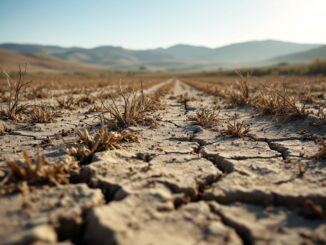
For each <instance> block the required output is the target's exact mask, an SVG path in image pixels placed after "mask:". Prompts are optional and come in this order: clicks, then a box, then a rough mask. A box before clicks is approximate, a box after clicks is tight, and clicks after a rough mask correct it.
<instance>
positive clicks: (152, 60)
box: [0, 40, 326, 70]
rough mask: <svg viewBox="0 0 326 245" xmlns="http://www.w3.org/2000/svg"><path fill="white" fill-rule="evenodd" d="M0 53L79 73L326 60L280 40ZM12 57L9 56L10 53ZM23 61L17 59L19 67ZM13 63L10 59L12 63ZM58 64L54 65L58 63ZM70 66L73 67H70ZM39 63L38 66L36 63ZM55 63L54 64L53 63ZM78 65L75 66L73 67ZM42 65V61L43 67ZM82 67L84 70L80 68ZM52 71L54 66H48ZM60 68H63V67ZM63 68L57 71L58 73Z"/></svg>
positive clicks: (23, 48) (322, 51)
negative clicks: (36, 59) (57, 65)
mask: <svg viewBox="0 0 326 245" xmlns="http://www.w3.org/2000/svg"><path fill="white" fill-rule="evenodd" d="M0 49H2V50H6V51H7V52H8V51H11V54H10V55H9V56H10V57H11V59H10V60H11V62H14V61H13V60H12V56H13V53H12V52H15V53H16V55H21V56H24V57H25V58H26V59H27V62H28V60H29V59H32V58H31V57H33V59H34V63H35V62H36V61H35V57H38V58H40V56H41V57H43V59H44V57H46V58H47V59H50V60H52V61H53V60H55V62H57V63H60V62H63V63H62V64H66V67H69V66H75V67H74V68H75V69H79V68H81V69H83V66H84V68H86V67H87V68H88V69H100V70H101V69H105V68H110V69H128V70H138V69H151V70H212V69H217V68H235V67H246V66H247V67H249V66H266V65H274V64H277V63H282V62H287V63H306V62H310V61H313V60H315V59H326V46H325V45H322V44H299V43H291V42H283V41H277V40H264V41H250V42H242V43H236V44H231V45H227V46H223V47H219V48H208V47H203V46H192V45H184V44H179V45H175V46H171V47H168V48H157V49H148V50H130V49H125V48H122V47H114V46H100V47H96V48H90V49H86V48H79V47H71V48H63V47H59V46H45V45H32V44H14V43H6V44H0ZM6 54H7V55H8V53H6ZM6 54H5V53H4V52H3V51H2V53H1V52H0V55H1V56H0V65H5V64H6V62H7V61H6V60H7V58H6ZM21 59H22V58H20V59H17V63H19V62H20V60H21ZM8 60H9V59H8ZM55 62H54V63H55ZM65 62H68V64H69V65H67V63H65ZM36 63H37V62H36ZM52 63H53V62H52ZM73 64H74V65H73ZM39 65H42V61H41V62H40V63H39ZM80 65H81V66H80ZM46 66H47V68H49V69H52V68H51V67H50V66H51V64H48V65H46ZM59 67H60V65H59ZM60 69H61V68H58V67H56V68H55V70H60Z"/></svg>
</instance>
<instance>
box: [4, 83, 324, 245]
mask: <svg viewBox="0 0 326 245" xmlns="http://www.w3.org/2000/svg"><path fill="white" fill-rule="evenodd" d="M167 82H168V81H167ZM161 85H162V84H160V85H157V86H155V87H153V88H151V89H150V91H149V92H153V91H155V89H157V88H159V87H160V86H161ZM185 93H188V95H189V96H192V97H194V98H195V100H193V101H190V102H188V103H187V106H186V107H185V105H184V104H183V103H180V102H179V100H178V98H179V96H180V95H184V94H185ZM215 101H216V98H215V97H214V96H210V95H208V94H205V93H204V92H202V91H199V90H196V89H194V88H192V87H190V86H189V85H187V84H186V83H184V82H182V81H179V80H176V82H175V86H174V88H173V89H172V91H171V92H170V93H169V94H168V95H166V96H165V103H166V109H165V110H162V111H159V112H158V113H159V115H160V120H159V126H158V127H157V128H155V129H150V128H149V127H145V126H139V127H130V128H129V129H130V130H131V131H134V132H137V133H138V134H139V138H140V143H139V144H137V143H130V144H126V147H125V148H124V149H120V150H110V151H106V152H100V153H96V155H95V159H93V161H92V162H91V163H90V164H89V165H86V166H83V167H82V171H81V175H80V176H79V178H77V179H76V180H75V182H76V183H75V184H70V185H66V186H60V187H44V188H42V189H37V190H35V191H34V192H32V193H31V194H29V195H27V196H23V195H21V194H14V195H9V196H2V197H0V217H1V218H0V225H1V227H2V229H1V230H0V241H1V243H3V244H31V243H34V242H37V243H38V244H51V243H52V244H53V243H60V244H141V245H144V244H187V245H188V244H194V245H195V244H289V243H291V244H325V243H326V222H325V213H324V212H325V210H326V170H325V165H326V162H325V161H321V160H320V161H315V160H308V159H307V156H311V155H313V154H314V153H316V152H317V151H318V145H316V144H315V143H314V139H315V138H317V137H320V136H322V137H324V135H325V133H326V128H325V126H321V127H318V128H316V127H313V126H310V125H309V124H307V122H305V120H297V121H294V122H291V123H286V122H284V123H278V122H274V121H272V120H271V118H270V117H269V116H259V117H253V116H252V114H253V112H252V111H251V109H250V108H247V107H243V108H240V109H239V108H237V109H221V112H220V117H221V118H224V119H227V118H229V117H230V116H232V115H234V113H235V112H236V113H238V120H239V121H244V122H245V123H247V124H249V125H251V131H250V133H251V136H250V137H244V138H235V137H230V136H221V135H220V134H219V132H218V131H213V130H208V129H204V128H202V127H200V126H197V125H193V123H191V122H190V121H189V120H188V116H189V115H192V114H193V113H195V111H196V110H198V109H199V108H201V107H211V106H212V105H213V103H214V102H215ZM220 103H222V102H220ZM83 110H86V109H82V110H80V111H79V112H78V111H77V112H75V113H72V114H71V115H70V116H67V117H65V118H64V120H63V121H59V122H57V123H54V124H36V126H33V127H32V128H23V129H20V130H16V131H13V132H11V133H10V134H8V135H4V136H1V139H0V147H1V153H2V156H1V157H2V159H1V160H2V162H1V164H2V165H4V161H3V160H4V158H8V157H11V155H12V154H13V153H14V152H16V151H21V150H22V149H28V150H30V151H31V152H35V151H36V149H35V147H33V145H38V144H40V142H41V141H42V139H44V136H45V134H46V136H49V137H50V138H51V145H49V146H45V147H44V152H45V153H46V154H47V155H48V156H49V157H54V158H60V157H63V155H62V152H60V150H59V149H60V147H62V146H63V142H62V140H61V139H60V137H57V138H56V133H57V132H58V131H60V130H62V129H68V128H69V129H71V130H73V129H74V128H76V127H77V128H78V127H82V126H85V125H86V126H87V125H91V124H94V118H93V117H88V116H86V117H85V115H84V113H83V112H84V111H83ZM221 125H223V123H221ZM222 127H223V126H221V127H220V128H222ZM302 129H304V130H306V131H308V133H309V134H308V135H303V134H302V133H300V131H301V130H302ZM73 138H74V135H73V134H69V136H67V137H65V141H66V142H69V140H71V139H73ZM299 166H304V168H305V173H304V175H303V176H301V175H300V174H299V170H298V169H299ZM0 171H1V170H0Z"/></svg>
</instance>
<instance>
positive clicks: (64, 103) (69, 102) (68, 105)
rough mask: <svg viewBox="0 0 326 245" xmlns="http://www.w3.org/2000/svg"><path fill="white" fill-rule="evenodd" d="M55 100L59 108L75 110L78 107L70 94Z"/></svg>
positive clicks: (76, 101)
mask: <svg viewBox="0 0 326 245" xmlns="http://www.w3.org/2000/svg"><path fill="white" fill-rule="evenodd" d="M57 102H58V105H59V107H60V108H61V109H67V110H75V109H77V108H78V107H79V103H78V100H77V99H76V98H74V97H72V96H70V97H68V98H62V99H60V98H59V99H57Z"/></svg>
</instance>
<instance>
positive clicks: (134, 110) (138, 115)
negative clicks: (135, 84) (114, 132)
mask: <svg viewBox="0 0 326 245" xmlns="http://www.w3.org/2000/svg"><path fill="white" fill-rule="evenodd" d="M120 97H121V98H122V101H123V102H122V103H123V105H122V108H121V107H119V106H118V104H117V100H116V98H110V103H108V104H104V103H103V107H104V108H105V112H106V113H109V114H110V115H111V117H112V118H113V120H114V127H115V128H126V127H128V126H134V125H138V124H141V123H143V122H144V118H145V112H146V107H145V103H144V101H145V100H144V98H143V97H142V96H139V95H138V94H137V92H131V93H123V92H121V93H120Z"/></svg>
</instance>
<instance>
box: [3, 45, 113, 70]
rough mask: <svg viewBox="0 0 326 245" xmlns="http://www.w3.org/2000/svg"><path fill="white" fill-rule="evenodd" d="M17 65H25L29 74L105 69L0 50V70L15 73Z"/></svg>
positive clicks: (50, 57)
mask: <svg viewBox="0 0 326 245" xmlns="http://www.w3.org/2000/svg"><path fill="white" fill-rule="evenodd" d="M19 64H27V65H28V71H29V72H80V71H86V72H96V71H105V70H107V68H105V67H100V66H97V65H89V64H88V65H85V64H77V63H73V62H70V61H65V60H61V59H58V58H56V57H53V56H51V55H46V54H18V53H16V52H12V51H8V50H4V49H0V68H1V69H4V70H6V71H17V69H18V65H19Z"/></svg>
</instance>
